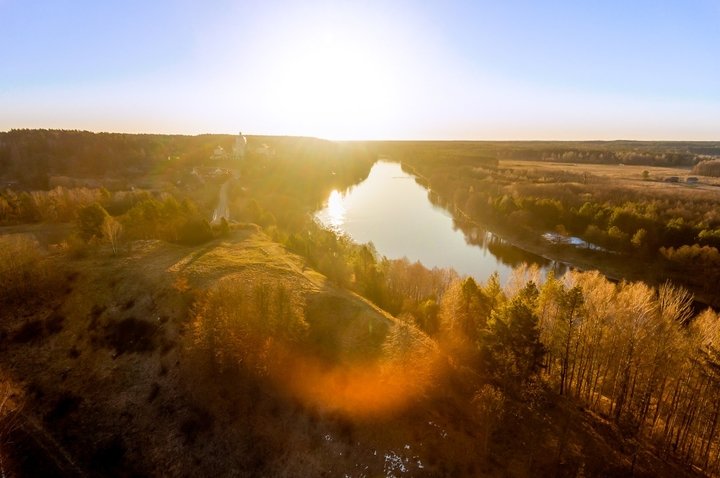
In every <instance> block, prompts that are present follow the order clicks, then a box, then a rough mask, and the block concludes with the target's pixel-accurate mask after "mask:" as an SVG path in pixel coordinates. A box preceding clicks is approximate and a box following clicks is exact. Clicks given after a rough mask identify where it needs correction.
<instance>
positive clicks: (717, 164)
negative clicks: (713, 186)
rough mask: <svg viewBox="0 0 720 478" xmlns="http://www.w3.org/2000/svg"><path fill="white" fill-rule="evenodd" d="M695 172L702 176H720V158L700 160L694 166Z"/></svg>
mask: <svg viewBox="0 0 720 478" xmlns="http://www.w3.org/2000/svg"><path fill="white" fill-rule="evenodd" d="M693 173H695V174H699V175H701V176H714V177H718V176H720V159H708V160H705V161H700V162H699V163H697V164H696V165H695V167H694V168H693Z"/></svg>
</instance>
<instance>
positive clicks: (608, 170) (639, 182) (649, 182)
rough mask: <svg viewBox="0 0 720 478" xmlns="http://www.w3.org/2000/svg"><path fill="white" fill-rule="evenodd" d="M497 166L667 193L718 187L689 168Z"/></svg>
mask: <svg viewBox="0 0 720 478" xmlns="http://www.w3.org/2000/svg"><path fill="white" fill-rule="evenodd" d="M499 166H500V167H501V168H512V169H528V170H534V171H536V172H541V171H548V172H552V173H554V174H557V173H558V172H559V171H565V172H569V173H573V174H583V173H585V172H587V173H588V175H592V176H595V177H600V178H607V179H611V180H613V181H617V182H618V183H620V184H623V185H626V186H628V187H642V188H646V189H647V188H652V189H664V190H667V191H692V190H702V191H712V192H718V191H719V190H718V187H720V178H712V177H709V176H698V175H695V174H693V173H692V171H691V169H690V168H681V167H678V168H670V167H654V166H642V165H618V164H573V163H553V162H547V161H519V160H502V161H500V164H499ZM644 171H647V172H648V173H649V174H648V179H643V172H644ZM670 177H677V178H678V180H679V181H678V182H677V183H672V182H667V181H666V179H667V178H670ZM689 177H695V178H697V179H698V182H697V183H688V182H687V178H689Z"/></svg>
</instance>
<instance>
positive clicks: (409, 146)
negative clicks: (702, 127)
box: [374, 141, 720, 166]
mask: <svg viewBox="0 0 720 478" xmlns="http://www.w3.org/2000/svg"><path fill="white" fill-rule="evenodd" d="M374 145H375V147H377V150H378V151H379V152H381V153H385V154H388V155H390V156H392V157H394V158H399V157H400V156H402V155H407V156H412V157H415V158H423V157H428V158H436V159H438V158H439V159H441V160H443V161H446V160H448V159H459V158H472V159H483V158H484V159H486V160H487V159H489V160H491V161H492V160H493V158H494V159H495V160H497V159H514V160H528V161H530V160H532V161H553V162H562V163H578V164H581V163H585V164H588V163H601V164H641V165H649V166H692V165H694V164H696V163H698V161H701V160H703V159H707V158H712V157H717V156H720V143H717V142H709V141H708V142H666V141H652V142H649V141H648V142H646V141H576V142H567V141H452V142H450V141H424V142H403V141H386V142H378V143H374Z"/></svg>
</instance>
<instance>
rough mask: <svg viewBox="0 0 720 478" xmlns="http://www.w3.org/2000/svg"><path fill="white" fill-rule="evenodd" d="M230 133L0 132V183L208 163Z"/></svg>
mask: <svg viewBox="0 0 720 478" xmlns="http://www.w3.org/2000/svg"><path fill="white" fill-rule="evenodd" d="M232 141H233V136H231V135H200V136H181V135H154V134H120V133H91V132H89V131H64V130H11V131H9V132H4V133H0V179H3V178H4V179H6V180H8V181H18V182H19V185H20V186H21V187H24V188H31V189H47V188H48V186H49V178H50V177H51V176H69V177H83V178H96V179H99V178H104V177H107V176H112V177H126V178H137V177H140V176H142V175H143V174H147V173H148V172H151V171H153V170H154V169H156V168H158V167H159V165H161V164H163V163H166V162H168V160H170V161H175V162H177V161H180V162H185V163H194V162H198V161H202V160H205V159H207V158H208V157H209V156H210V155H211V154H212V151H213V148H215V147H216V146H218V145H222V146H227V147H229V146H230V145H231V144H232Z"/></svg>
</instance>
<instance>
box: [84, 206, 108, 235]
mask: <svg viewBox="0 0 720 478" xmlns="http://www.w3.org/2000/svg"><path fill="white" fill-rule="evenodd" d="M107 217H108V213H107V211H106V210H105V208H103V207H102V206H101V205H100V204H99V203H96V202H94V203H92V204H90V205H88V206H85V207H84V208H82V209H80V210H79V211H78V214H77V222H78V227H79V229H80V237H82V238H83V239H84V240H86V241H89V240H90V239H92V238H93V237H97V238H102V237H103V230H102V228H103V224H104V223H105V219H106V218H107Z"/></svg>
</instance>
